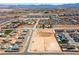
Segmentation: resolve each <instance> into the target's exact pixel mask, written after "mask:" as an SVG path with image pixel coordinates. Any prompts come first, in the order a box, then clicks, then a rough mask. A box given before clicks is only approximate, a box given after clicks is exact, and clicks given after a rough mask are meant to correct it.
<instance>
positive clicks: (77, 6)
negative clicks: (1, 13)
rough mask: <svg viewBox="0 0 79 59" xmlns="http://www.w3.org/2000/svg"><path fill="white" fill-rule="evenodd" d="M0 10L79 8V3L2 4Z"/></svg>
mask: <svg viewBox="0 0 79 59" xmlns="http://www.w3.org/2000/svg"><path fill="white" fill-rule="evenodd" d="M0 8H10V9H16V8H27V9H52V8H79V3H75V4H63V5H42V4H41V5H25V4H24V5H6V4H0Z"/></svg>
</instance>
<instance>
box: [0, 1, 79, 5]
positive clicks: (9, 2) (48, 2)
mask: <svg viewBox="0 0 79 59" xmlns="http://www.w3.org/2000/svg"><path fill="white" fill-rule="evenodd" d="M3 3H4V4H5V3H8V4H37V5H38V4H54V5H60V4H68V3H79V0H0V4H3Z"/></svg>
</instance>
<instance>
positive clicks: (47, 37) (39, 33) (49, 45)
mask: <svg viewBox="0 0 79 59" xmlns="http://www.w3.org/2000/svg"><path fill="white" fill-rule="evenodd" d="M28 52H29V53H56V52H61V49H60V46H59V45H58V43H57V41H56V39H55V36H54V32H53V30H51V29H40V30H35V31H34V32H33V36H32V38H31V42H30V45H29V48H28Z"/></svg>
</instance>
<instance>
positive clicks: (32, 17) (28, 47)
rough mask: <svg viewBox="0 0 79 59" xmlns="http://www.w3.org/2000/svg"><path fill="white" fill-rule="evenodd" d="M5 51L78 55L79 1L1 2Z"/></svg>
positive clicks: (1, 50) (1, 48)
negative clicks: (75, 2) (46, 2)
mask: <svg viewBox="0 0 79 59" xmlns="http://www.w3.org/2000/svg"><path fill="white" fill-rule="evenodd" d="M2 54H15V55H16V54H24V55H26V54H79V4H78V3H77V4H64V5H8V4H7V5H0V55H2Z"/></svg>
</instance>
